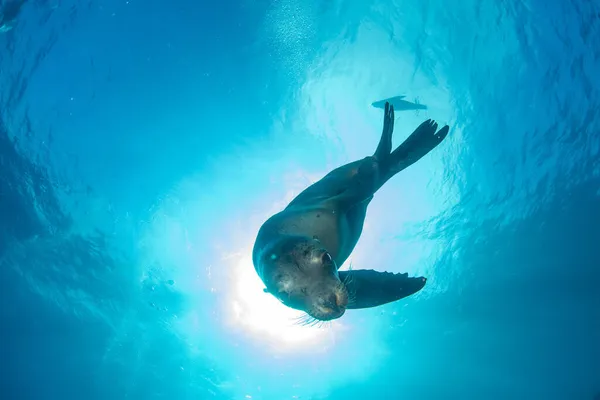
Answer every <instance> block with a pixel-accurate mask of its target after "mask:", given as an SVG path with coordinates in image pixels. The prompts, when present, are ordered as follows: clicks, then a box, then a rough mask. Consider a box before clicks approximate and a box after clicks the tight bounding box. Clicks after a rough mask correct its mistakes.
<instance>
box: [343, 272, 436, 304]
mask: <svg viewBox="0 0 600 400" xmlns="http://www.w3.org/2000/svg"><path fill="white" fill-rule="evenodd" d="M339 274H340V280H341V281H342V282H344V284H345V285H346V288H347V289H348V292H349V294H350V302H349V304H348V307H347V308H348V309H358V308H371V307H377V306H380V305H382V304H387V303H391V302H393V301H396V300H400V299H402V298H404V297H407V296H410V295H412V294H414V293H416V292H418V291H419V290H421V289H422V288H423V287H424V286H425V283H426V282H427V279H425V278H423V277H414V278H409V277H408V274H406V273H405V274H394V273H391V272H378V271H373V270H351V271H340V272H339Z"/></svg>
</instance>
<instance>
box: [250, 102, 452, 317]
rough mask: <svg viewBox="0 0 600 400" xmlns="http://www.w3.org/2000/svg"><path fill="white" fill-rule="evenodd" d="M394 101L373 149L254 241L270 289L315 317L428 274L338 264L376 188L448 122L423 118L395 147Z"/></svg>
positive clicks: (400, 292) (304, 196)
mask: <svg viewBox="0 0 600 400" xmlns="http://www.w3.org/2000/svg"><path fill="white" fill-rule="evenodd" d="M393 124H394V109H393V107H389V104H386V106H385V117H384V129H383V133H382V137H381V140H380V143H379V146H378V147H377V150H376V152H375V154H374V155H372V156H368V157H365V158H364V159H362V160H357V161H354V162H351V163H349V164H346V165H343V166H341V167H339V168H336V169H334V170H333V171H331V172H330V173H328V174H327V175H326V176H324V177H323V178H322V179H321V180H319V181H318V182H316V183H314V184H313V185H311V186H309V187H308V188H306V189H305V190H304V191H303V192H301V193H300V194H299V195H298V196H296V197H295V198H294V199H293V200H292V201H291V202H290V204H288V206H287V207H286V208H285V209H284V210H282V211H281V212H279V213H277V214H275V215H273V216H272V217H270V218H269V219H268V220H267V221H265V223H264V224H263V225H262V226H261V228H260V230H259V232H258V235H257V238H256V242H255V245H254V249H253V257H252V258H253V263H254V266H255V269H256V272H257V273H258V275H259V276H260V277H261V279H262V280H263V282H264V283H265V285H266V287H267V288H266V291H268V292H269V293H271V294H273V295H275V296H276V297H277V298H278V299H279V300H281V301H282V302H283V303H284V304H286V305H288V306H289V307H292V308H296V309H300V310H303V311H306V312H307V313H308V314H309V315H310V316H311V317H312V318H314V319H317V320H325V321H326V320H331V319H335V318H339V317H341V316H342V315H343V314H344V312H345V310H346V309H356V308H369V307H375V306H378V305H381V304H385V303H389V302H391V301H395V300H398V299H400V298H403V297H406V296H408V295H411V294H413V293H415V292H417V291H418V290H420V289H421V288H422V287H423V286H424V285H425V281H426V280H425V278H422V277H418V278H409V277H408V275H407V274H392V273H385V272H377V271H373V270H352V271H338V269H339V267H340V266H341V265H342V264H343V263H344V262H345V261H346V259H347V258H348V257H349V256H350V254H351V253H352V251H353V250H354V248H355V246H356V244H357V243H358V240H359V239H360V236H361V234H362V230H363V225H364V220H365V216H366V211H367V207H368V205H369V203H370V202H371V200H372V199H373V195H374V194H375V192H377V190H378V189H379V188H381V186H383V184H384V183H385V182H387V180H389V179H390V178H391V177H392V176H394V175H395V174H396V173H398V172H399V171H401V170H403V169H405V168H407V167H408V166H410V165H412V164H413V163H414V162H416V161H417V160H418V159H420V158H421V157H423V156H424V155H425V154H427V153H428V152H429V151H431V150H432V149H433V148H435V147H436V146H437V145H438V144H439V143H440V142H441V141H442V140H443V139H444V138H445V137H446V135H447V133H448V127H447V126H445V127H443V128H442V129H441V130H440V131H438V132H437V133H436V131H437V124H436V123H434V122H432V121H430V120H428V121H425V122H424V123H423V124H421V126H419V128H417V130H415V132H414V133H413V134H412V135H411V136H410V137H409V138H408V139H407V140H406V141H405V142H404V143H403V144H401V145H400V146H399V147H398V148H397V149H395V150H394V151H393V152H392V151H391V138H392V132H393Z"/></svg>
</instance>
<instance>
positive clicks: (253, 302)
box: [226, 249, 335, 350]
mask: <svg viewBox="0 0 600 400" xmlns="http://www.w3.org/2000/svg"><path fill="white" fill-rule="evenodd" d="M242 254H244V255H243V256H240V257H238V258H237V259H236V260H235V261H234V262H235V265H234V266H233V268H234V270H235V271H234V273H232V274H231V278H230V279H231V280H232V282H231V287H232V288H234V289H233V290H234V293H232V296H227V297H228V298H230V301H229V302H228V304H226V308H227V309H226V312H227V315H230V316H231V318H232V319H233V321H234V322H235V323H236V325H239V326H240V327H243V328H244V329H246V330H248V331H249V332H251V333H252V334H254V335H260V336H261V337H264V336H265V335H266V337H267V338H268V340H269V341H270V342H278V343H279V344H282V345H284V346H285V347H290V348H292V347H293V348H294V349H296V350H297V349H298V346H297V345H298V344H300V343H303V344H306V345H319V344H322V343H323V342H324V341H325V339H327V336H328V335H329V334H333V332H332V330H334V329H335V328H334V325H331V326H330V327H328V328H327V329H326V328H319V327H314V326H303V325H301V324H300V323H299V322H298V319H299V318H300V317H302V316H303V315H305V313H303V312H301V311H297V310H294V309H291V308H289V307H286V306H285V305H283V304H282V303H281V302H280V301H279V300H277V299H276V298H275V297H274V296H273V295H271V294H269V293H265V292H264V291H263V289H264V287H265V286H264V284H263V283H262V281H261V279H260V278H259V276H258V275H257V274H256V271H255V270H254V266H253V264H252V259H251V256H250V254H252V249H247V250H246V251H244V252H242Z"/></svg>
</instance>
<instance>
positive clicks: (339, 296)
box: [311, 285, 348, 321]
mask: <svg viewBox="0 0 600 400" xmlns="http://www.w3.org/2000/svg"><path fill="white" fill-rule="evenodd" d="M319 292H320V293H319V294H318V295H317V296H315V297H314V300H313V301H314V303H313V307H312V313H311V315H312V316H313V317H314V318H316V319H319V320H321V321H330V320H332V319H336V318H339V317H341V316H342V315H344V313H345V312H346V307H347V306H348V293H347V291H346V290H345V288H344V287H343V286H340V285H336V287H335V288H333V290H332V288H331V286H329V287H322V288H321V290H320V291H319Z"/></svg>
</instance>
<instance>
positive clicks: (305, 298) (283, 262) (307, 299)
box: [259, 237, 348, 321]
mask: <svg viewBox="0 0 600 400" xmlns="http://www.w3.org/2000/svg"><path fill="white" fill-rule="evenodd" d="M261 264H262V265H261V271H259V275H260V276H261V277H262V279H263V282H264V283H265V285H266V286H267V289H266V290H265V291H267V292H269V293H271V294H273V295H274V296H275V297H277V298H278V299H279V300H280V301H281V302H282V303H283V304H285V305H286V306H288V307H291V308H294V309H296V310H302V311H305V312H306V313H307V314H308V315H310V316H311V317H313V318H314V319H317V320H320V321H330V320H333V319H336V318H339V317H341V316H342V315H344V312H346V306H347V305H348V291H347V289H346V286H345V285H344V283H343V282H342V281H340V277H339V275H338V271H337V265H336V263H335V261H334V260H333V258H332V257H331V254H329V252H328V251H327V250H326V249H325V248H324V247H323V245H322V244H321V243H320V242H319V241H318V240H316V239H306V238H297V237H294V238H286V239H284V240H282V241H281V242H279V243H277V244H276V245H274V246H272V247H270V248H268V249H267V251H265V252H264V253H263V257H262V260H261Z"/></svg>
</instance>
